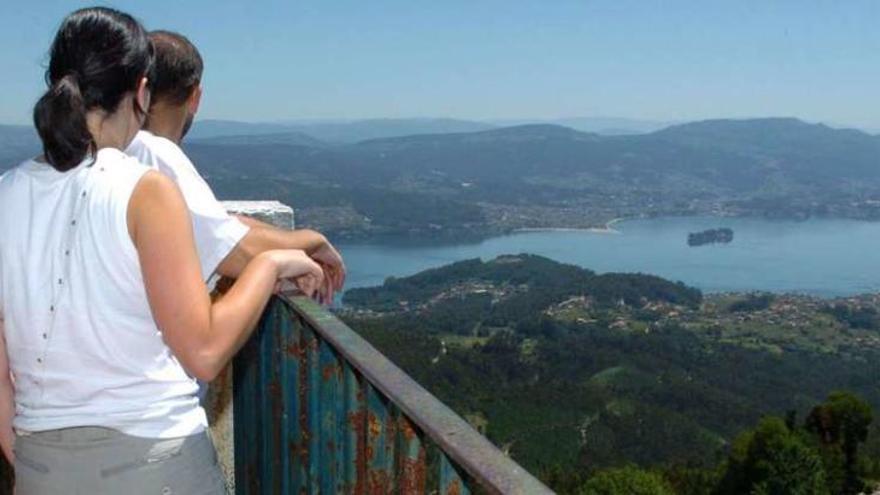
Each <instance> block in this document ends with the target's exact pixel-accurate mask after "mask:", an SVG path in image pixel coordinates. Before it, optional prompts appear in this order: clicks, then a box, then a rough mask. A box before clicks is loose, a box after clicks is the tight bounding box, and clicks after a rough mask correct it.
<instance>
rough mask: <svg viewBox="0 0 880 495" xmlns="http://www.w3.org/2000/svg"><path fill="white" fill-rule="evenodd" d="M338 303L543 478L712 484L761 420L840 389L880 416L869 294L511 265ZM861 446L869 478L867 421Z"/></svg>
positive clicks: (521, 261) (871, 458) (794, 417)
mask: <svg viewBox="0 0 880 495" xmlns="http://www.w3.org/2000/svg"><path fill="white" fill-rule="evenodd" d="M345 306H346V308H345V309H344V310H343V312H342V314H343V316H344V318H346V319H347V321H348V322H349V323H350V324H351V325H352V326H353V328H355V329H356V330H358V331H359V332H361V333H362V334H363V335H364V336H366V337H367V338H368V339H369V340H370V341H371V342H373V343H374V344H375V345H376V346H377V347H378V348H379V349H380V350H381V351H382V352H383V353H385V354H386V355H388V356H390V357H391V358H392V359H393V360H394V361H395V362H397V363H398V364H399V365H401V366H402V367H403V368H404V369H405V370H406V371H407V372H408V373H410V374H411V375H412V376H414V377H415V378H416V379H417V380H418V381H419V382H421V383H422V384H424V385H425V386H426V387H427V388H429V389H430V390H431V391H432V392H433V393H435V394H437V395H438V396H439V397H440V398H441V399H442V400H443V401H444V402H446V403H448V404H450V405H451V406H452V407H453V408H454V409H455V410H456V411H458V412H459V413H460V414H462V415H464V416H465V417H467V418H468V419H469V420H470V421H471V422H472V423H473V424H474V425H476V426H478V427H479V428H481V429H484V430H485V431H486V433H487V435H488V436H489V437H490V439H492V440H493V441H494V442H496V443H497V444H498V445H500V446H502V447H503V448H504V449H506V450H508V451H510V453H511V454H512V455H513V457H514V458H516V459H517V460H519V461H520V462H522V463H524V465H525V466H526V467H527V468H529V469H530V470H533V471H535V472H541V473H543V475H544V476H545V479H547V478H546V477H548V476H549V477H551V478H552V477H553V476H557V477H558V476H561V478H553V479H557V481H558V480H559V479H563V478H566V476H568V475H571V474H572V473H575V474H577V473H580V474H579V475H584V476H586V475H587V474H589V473H592V472H593V471H594V470H596V469H601V468H606V467H612V466H621V465H626V464H628V463H634V464H637V465H640V466H643V467H651V468H663V469H671V468H672V466H679V467H681V466H690V468H699V469H697V471H694V472H693V473H691V471H688V472H689V473H691V474H694V476H697V474H695V473H699V476H703V477H705V479H704V480H703V481H700V483H705V484H707V486H708V484H711V483H716V482H720V481H719V480H720V477H721V476H722V475H723V474H724V473H725V472H726V470H727V468H728V467H729V465H728V464H724V463H721V461H722V460H724V459H725V458H726V456H728V455H729V454H730V455H732V454H731V450H730V447H731V445H732V443H733V442H734V439H735V438H736V437H737V435H738V434H740V433H742V432H744V431H746V429H748V428H751V427H752V426H754V425H755V424H756V423H757V422H758V421H759V419H760V418H761V417H763V416H765V415H778V416H780V417H785V416H786V415H788V416H789V418H790V422H791V423H792V424H795V425H800V424H804V421H806V418H807V416H808V415H809V414H810V412H811V411H812V410H813V408H814V407H816V406H817V405H818V404H820V403H822V402H823V400H825V398H826V397H828V395H829V394H830V393H831V392H832V391H834V390H840V389H842V390H848V391H851V392H853V393H855V394H857V395H859V396H861V397H862V398H864V399H865V400H867V401H868V403H869V404H872V405H873V407H875V408H877V407H880V387H878V386H877V383H878V379H880V314H878V312H877V309H876V308H877V307H878V301H877V298H876V297H875V296H863V297H858V298H851V299H845V300H837V301H823V300H818V299H811V298H807V297H802V296H772V295H749V294H743V295H723V296H721V295H713V296H701V294H700V293H699V291H697V290H696V289H692V288H689V287H686V286H684V285H682V284H678V283H674V282H670V281H667V280H663V279H660V278H656V277H651V276H644V275H637V274H603V275H596V274H595V273H592V272H590V271H588V270H583V269H580V268H577V267H572V266H568V265H562V264H559V263H555V262H553V261H551V260H548V259H546V258H541V257H537V256H530V255H516V256H502V257H499V258H497V259H494V260H490V261H485V262H483V261H480V260H469V261H464V262H460V263H455V264H452V265H449V266H446V267H442V268H439V269H435V270H430V271H426V272H423V273H420V274H418V275H415V276H413V277H406V278H399V279H389V280H388V281H386V283H385V284H383V285H382V286H380V287H374V288H367V289H355V290H351V291H349V292H348V293H347V294H346V297H345ZM789 411H790V412H789ZM867 438H868V441H867V443H866V444H865V445H863V446H862V450H861V452H863V454H864V455H865V456H866V460H865V461H864V462H865V463H866V464H865V466H867V467H866V469H868V470H874V471H873V473H874V476H877V475H880V431H878V429H877V426H876V424H875V425H874V426H873V427H872V429H871V432H870V434H869V435H868V437H867ZM743 441H745V440H743ZM860 462H861V461H860ZM690 468H689V469H690ZM676 469H677V468H676ZM829 469H831V468H830V467H829ZM676 472H678V471H676ZM553 473H555V474H553ZM560 473H562V474H560ZM689 476H690V475H689ZM701 479H702V478H701ZM707 480H711V481H707ZM562 486H563V485H559V487H562ZM710 492H711V491H700V492H696V491H695V492H686V493H710ZM734 492H735V491H734ZM682 493H685V492H682ZM815 493H826V492H815Z"/></svg>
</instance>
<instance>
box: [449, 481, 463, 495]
mask: <svg viewBox="0 0 880 495" xmlns="http://www.w3.org/2000/svg"><path fill="white" fill-rule="evenodd" d="M446 495H461V481H459V480H453V481H452V483H450V484H449V487H448V488H447V489H446Z"/></svg>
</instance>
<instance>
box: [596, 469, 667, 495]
mask: <svg viewBox="0 0 880 495" xmlns="http://www.w3.org/2000/svg"><path fill="white" fill-rule="evenodd" d="M579 493H580V494H581V495H675V492H674V491H673V490H672V487H671V486H669V483H667V482H666V480H664V479H663V477H662V476H660V475H659V474H656V473H652V472H650V471H645V470H642V469H639V468H637V467H635V466H627V467H622V468H615V469H607V470H603V471H599V472H598V473H596V475H594V476H593V477H592V478H590V480H589V481H587V482H586V483H585V484H584V486H583V487H581V490H580V492H579Z"/></svg>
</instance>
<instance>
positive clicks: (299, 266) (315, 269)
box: [260, 249, 324, 297]
mask: <svg viewBox="0 0 880 495" xmlns="http://www.w3.org/2000/svg"><path fill="white" fill-rule="evenodd" d="M260 256H267V257H269V258H270V259H272V261H273V262H274V263H275V265H276V266H277V267H278V278H279V281H284V280H291V281H293V283H294V285H296V287H297V288H298V289H299V290H300V291H302V292H303V293H304V294H305V295H307V296H309V297H312V296H314V295H315V293H316V292H317V291H318V290H319V289H320V288H321V287H323V286H324V270H323V269H322V268H321V265H319V264H318V263H316V262H315V261H314V260H312V258H310V257H309V255H307V254H306V253H305V251H302V250H299V249H276V250H272V251H266V252H265V253H264V254H262V255H260ZM279 287H280V285H279Z"/></svg>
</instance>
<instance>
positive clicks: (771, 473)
mask: <svg viewBox="0 0 880 495" xmlns="http://www.w3.org/2000/svg"><path fill="white" fill-rule="evenodd" d="M718 493H719V494H725V495H726V494H731V495H733V494H737V495H738V494H743V493H749V494H754V495H817V494H827V493H828V489H827V486H826V481H825V471H824V467H823V464H822V458H821V457H820V456H819V454H818V452H816V450H815V449H813V448H811V447H810V446H809V444H808V442H807V441H806V439H805V438H803V436H802V435H801V433H800V432H798V431H792V430H791V429H789V428H788V427H787V426H786V424H785V421H783V420H782V419H781V418H778V417H775V416H768V417H766V418H764V419H762V420H761V421H760V422H759V423H758V426H757V427H756V428H755V429H754V430H752V431H747V432H745V433H743V434H741V435H740V436H739V437H738V438H737V440H736V441H735V442H734V445H733V448H732V450H731V454H730V458H729V459H728V467H727V473H725V476H724V479H723V480H722V481H721V483H720V484H719V487H718Z"/></svg>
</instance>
